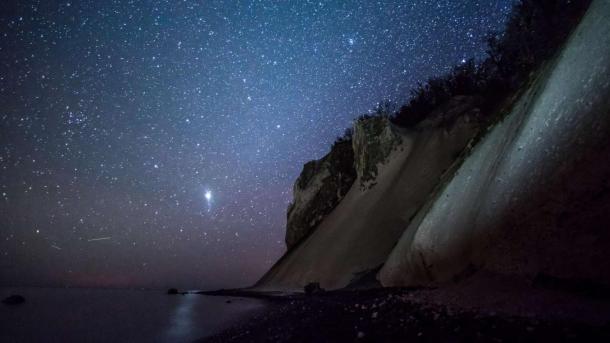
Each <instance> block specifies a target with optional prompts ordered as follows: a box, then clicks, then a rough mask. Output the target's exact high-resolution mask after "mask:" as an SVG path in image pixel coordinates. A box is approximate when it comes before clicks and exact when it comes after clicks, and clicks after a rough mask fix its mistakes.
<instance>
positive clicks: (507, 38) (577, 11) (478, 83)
mask: <svg viewBox="0 0 610 343" xmlns="http://www.w3.org/2000/svg"><path fill="white" fill-rule="evenodd" d="M590 2H591V1H590V0H521V1H519V2H518V3H516V4H515V6H514V8H513V11H512V14H511V16H510V17H509V19H508V21H507V24H506V29H505V31H504V33H503V34H501V35H500V34H497V33H491V34H489V35H488V37H487V46H488V48H487V55H488V57H487V58H486V59H485V60H483V61H481V62H480V63H478V64H477V63H476V62H475V61H474V60H469V61H467V62H466V63H464V64H462V65H458V66H456V67H455V68H454V69H453V70H452V71H451V72H450V73H448V74H446V75H443V76H441V77H436V78H431V79H429V80H428V81H426V82H425V83H420V84H418V86H417V87H416V88H414V89H413V90H411V91H410V100H409V101H408V102H407V104H405V105H404V106H402V107H401V108H400V110H399V111H398V112H396V113H395V114H394V115H393V117H392V121H393V122H394V123H395V124H397V125H400V126H406V127H409V126H414V125H416V124H417V123H419V122H420V121H422V120H423V119H424V118H426V117H427V116H428V115H429V114H430V113H431V112H432V111H433V110H434V109H435V108H437V107H438V106H440V105H442V104H444V103H446V102H447V101H449V99H451V98H452V97H454V96H456V95H479V96H481V97H482V99H484V103H483V104H482V107H483V110H485V111H486V112H487V113H488V114H489V113H492V112H493V109H495V108H496V107H497V106H498V105H499V103H500V101H501V100H502V99H503V98H505V96H506V95H507V94H509V93H510V92H514V91H516V90H517V89H518V88H519V87H520V86H521V85H522V84H523V82H524V81H525V80H526V79H527V77H528V76H529V74H530V73H531V72H532V71H533V70H535V69H536V68H537V67H539V66H540V64H541V63H542V62H544V61H545V60H547V59H549V58H550V57H551V56H552V55H553V54H554V53H555V51H557V49H558V48H559V46H560V45H561V44H563V42H564V41H565V39H566V37H567V36H568V34H569V33H570V31H571V29H572V28H573V27H574V26H575V25H574V24H575V23H576V22H577V21H578V20H579V19H580V18H581V17H582V15H583V14H584V11H585V10H586V9H587V8H588V6H589V4H590Z"/></svg>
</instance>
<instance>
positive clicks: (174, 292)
mask: <svg viewBox="0 0 610 343" xmlns="http://www.w3.org/2000/svg"><path fill="white" fill-rule="evenodd" d="M167 294H178V290H177V289H176V288H170V289H168V290H167Z"/></svg>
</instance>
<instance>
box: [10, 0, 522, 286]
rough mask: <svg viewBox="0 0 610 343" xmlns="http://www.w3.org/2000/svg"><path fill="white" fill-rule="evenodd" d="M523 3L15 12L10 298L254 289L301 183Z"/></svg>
mask: <svg viewBox="0 0 610 343" xmlns="http://www.w3.org/2000/svg"><path fill="white" fill-rule="evenodd" d="M11 2H12V3H14V4H11ZM17 2H19V4H16V3H17ZM511 4H512V1H509V0H480V1H426V0H417V1H402V2H389V1H388V2H376V1H360V2H356V1H354V2H351V1H350V2H348V1H334V2H326V1H322V2H318V1H285V2H284V1H252V2H249V1H177V0H176V1H174V0H172V1H137V0H131V1H114V0H113V1H110V0H109V1H98V0H92V1H72V2H65V1H63V2H56V1H47V0H42V1H29V2H28V1H2V3H1V4H0V285H52V286H61V285H69V286H117V287H124V286H129V287H168V286H177V287H187V288H215V287H236V286H244V285H248V284H251V283H253V282H254V281H256V280H257V278H258V277H260V276H261V275H262V274H263V273H264V272H265V271H266V270H267V269H268V268H269V267H270V266H271V265H272V264H273V262H275V261H276V260H277V258H279V256H280V255H281V254H282V253H283V252H284V250H285V245H284V230H285V223H286V218H285V217H286V207H287V206H288V203H289V202H290V200H291V198H292V194H291V191H292V184H293V182H294V180H295V179H296V177H297V176H298V174H299V173H300V171H301V167H302V165H303V164H304V163H305V162H306V161H308V160H311V159H314V158H320V157H322V156H323V155H324V154H325V153H326V152H327V151H328V149H329V146H330V144H331V143H332V141H333V140H334V139H335V137H337V136H338V135H340V134H341V133H342V132H343V131H344V129H345V128H346V127H348V126H350V124H351V121H352V120H353V118H355V117H356V116H358V115H359V114H362V113H365V112H367V111H368V110H370V109H372V108H373V107H374V105H375V104H376V103H377V102H378V101H380V100H382V99H390V100H394V101H396V102H398V103H404V102H405V101H406V100H407V99H408V91H409V89H411V88H412V87H413V86H414V85H416V84H417V82H418V81H423V80H425V79H426V78H428V77H430V76H434V75H439V74H441V73H444V72H446V71H447V70H449V68H450V67H451V66H454V65H456V64H459V63H463V62H462V61H463V60H465V59H468V58H471V57H474V58H481V57H483V56H484V50H485V46H484V42H483V37H484V36H485V34H486V33H488V32H490V31H492V30H496V31H500V30H501V29H502V27H503V21H504V19H505V18H506V16H507V14H508V13H509V11H510V7H511Z"/></svg>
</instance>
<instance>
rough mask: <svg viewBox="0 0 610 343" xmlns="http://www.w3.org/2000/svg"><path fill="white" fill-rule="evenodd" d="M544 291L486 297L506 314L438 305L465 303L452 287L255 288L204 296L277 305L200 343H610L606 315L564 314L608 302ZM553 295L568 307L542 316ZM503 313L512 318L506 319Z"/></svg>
mask: <svg viewBox="0 0 610 343" xmlns="http://www.w3.org/2000/svg"><path fill="white" fill-rule="evenodd" d="M511 286H512V285H511ZM516 289H517V290H518V287H516ZM504 291H505V290H504V289H500V292H504ZM528 291H529V292H531V291H532V290H531V289H529V290H528ZM538 292H539V294H537V295H536V296H535V297H534V298H533V299H534V300H532V299H528V298H522V297H521V298H519V293H514V294H509V296H508V297H509V298H514V304H512V303H510V301H507V299H509V298H505V299H503V298H502V297H501V296H498V294H499V293H498V294H494V293H493V292H491V293H489V294H481V298H483V299H484V300H485V298H489V299H491V300H489V301H490V304H493V305H496V306H497V305H498V304H497V303H494V299H496V300H497V301H504V302H507V304H505V305H506V306H498V307H500V308H501V309H500V310H495V309H493V308H494V306H484V305H481V304H483V302H479V303H476V304H473V306H472V307H471V308H466V307H460V306H455V304H454V303H451V301H444V300H441V302H439V301H435V300H434V299H436V300H438V299H446V297H447V296H453V297H461V294H460V292H459V290H458V289H455V288H451V287H449V288H442V289H441V288H439V289H404V288H378V289H369V290H337V291H327V292H322V293H319V294H315V295H305V294H304V293H291V294H287V293H279V292H278V293H264V292H263V293H261V292H255V291H251V290H247V289H232V290H217V291H208V292H201V294H205V295H217V296H241V297H254V298H259V299H264V300H266V301H268V302H269V306H268V307H267V308H266V309H265V310H263V311H262V312H261V313H258V314H255V315H254V316H253V317H250V318H249V319H248V320H247V321H245V322H241V323H237V324H236V325H233V326H232V327H230V328H228V329H226V330H224V331H222V332H220V333H218V334H216V335H213V336H210V337H207V338H202V339H201V340H199V341H198V342H261V341H262V342H344V341H348V342H349V341H358V342H380V341H383V342H404V341H409V340H418V341H422V340H424V341H435V342H436V341H440V342H446V341H452V342H456V341H457V342H462V341H463V342H466V341H493V340H500V341H548V340H552V341H594V342H595V341H610V317H605V316H606V314H605V313H604V312H601V313H598V316H600V317H601V319H600V320H598V321H597V322H595V321H592V320H589V319H588V318H584V317H583V318H582V319H569V318H567V317H565V318H564V317H561V315H560V313H559V312H561V311H570V310H574V311H575V310H576V309H575V308H571V306H572V304H571V303H570V301H571V300H570V299H572V298H573V297H577V300H579V301H583V302H585V303H586V302H587V301H588V302H590V303H600V304H601V305H600V306H603V307H604V309H610V301H608V300H606V299H600V298H589V299H584V298H582V297H581V296H579V295H574V294H571V293H570V294H568V293H565V292H564V293H557V294H556V292H555V291H554V290H538ZM475 296H479V294H476V295H475ZM549 296H552V297H554V298H553V299H557V298H558V297H563V298H561V299H564V300H562V301H563V302H564V305H565V306H564V307H563V308H562V309H560V310H557V309H555V308H542V311H538V312H537V311H536V310H534V308H535V307H536V306H539V305H540V303H542V304H544V300H545V299H544V297H549ZM435 297H436V298H435ZM565 299H567V300H565ZM485 301H487V300H485ZM529 302H532V303H531V304H530V305H527V306H525V308H526V310H527V311H529V310H531V311H532V312H531V314H529V315H528V312H527V311H525V312H523V313H517V312H516V311H515V312H514V313H511V311H512V310H513V309H512V308H511V306H518V305H523V304H522V303H526V304H527V303H529ZM535 302H539V303H535ZM520 303H521V304H520ZM528 306H529V307H528ZM502 307H504V308H506V309H507V311H504V312H503V311H502Z"/></svg>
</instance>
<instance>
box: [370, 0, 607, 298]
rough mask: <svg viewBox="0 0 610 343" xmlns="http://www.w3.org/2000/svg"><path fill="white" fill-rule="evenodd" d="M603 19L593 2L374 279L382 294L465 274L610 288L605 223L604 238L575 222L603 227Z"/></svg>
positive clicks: (603, 4) (601, 6)
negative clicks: (479, 271) (587, 281)
mask: <svg viewBox="0 0 610 343" xmlns="http://www.w3.org/2000/svg"><path fill="white" fill-rule="evenodd" d="M608 18H610V2H608V1H603V0H599V1H594V2H593V4H592V5H591V7H590V9H589V11H588V12H587V15H586V16H585V17H584V19H583V21H582V22H581V24H580V25H579V27H578V28H577V30H576V32H575V33H574V34H573V35H572V37H571V38H570V40H569V41H568V43H567V45H566V47H565V48H564V49H563V51H562V52H561V54H559V55H558V57H557V58H556V61H554V62H553V63H549V64H548V66H547V67H546V71H544V72H543V73H541V75H540V76H539V77H538V79H537V80H536V81H535V82H534V84H533V85H532V86H531V87H530V88H529V89H528V91H527V92H526V93H525V94H524V95H523V96H522V98H521V99H520V100H519V102H518V103H517V104H516V106H515V107H514V109H513V110H512V111H511V112H510V113H509V114H508V115H507V117H506V118H505V119H504V120H503V121H502V122H501V123H499V124H497V125H496V126H495V127H494V128H493V129H492V131H490V132H489V133H488V134H487V136H486V137H484V138H483V140H482V141H480V142H479V144H477V146H476V147H475V148H474V149H473V151H472V153H471V155H470V156H469V157H468V158H466V159H465V161H464V163H463V164H462V165H461V167H460V168H459V169H458V171H457V172H456V173H455V176H454V177H453V179H452V180H451V181H450V182H449V183H448V184H447V185H446V187H444V189H442V191H440V192H439V193H437V194H436V195H435V197H434V198H433V199H431V200H430V201H429V202H428V204H427V206H426V207H425V208H424V210H422V211H420V213H418V215H417V217H416V218H415V219H414V220H413V221H412V222H411V224H410V225H409V226H408V227H407V228H406V230H405V232H404V233H403V234H402V237H401V238H400V240H399V242H398V244H397V245H396V247H395V248H394V249H393V251H392V252H391V254H390V256H389V258H388V259H387V261H386V262H385V265H384V267H383V268H382V269H381V271H380V272H379V274H378V278H379V280H380V281H381V283H382V284H383V285H384V286H412V285H422V284H429V283H442V282H447V281H449V280H451V279H452V278H453V277H455V276H456V275H458V274H460V273H461V272H462V271H464V270H465V269H467V268H468V267H469V266H476V267H477V268H485V269H489V270H492V271H496V272H501V273H507V274H520V275H536V274H537V273H545V274H546V273H548V274H552V275H557V276H559V277H577V278H593V279H596V280H599V281H602V282H607V283H610V267H608V266H607V264H605V262H602V261H606V260H607V258H608V257H610V256H608V255H610V253H608V249H607V246H608V244H609V243H610V233H609V232H608V231H610V230H607V221H606V222H605V224H601V225H606V230H603V229H600V228H599V226H598V225H600V222H599V221H597V222H596V220H595V218H588V219H587V218H585V219H582V218H581V217H582V216H583V215H584V216H590V217H593V216H604V215H605V216H606V217H607V216H608V215H607V211H608V209H606V208H605V207H604V205H603V204H602V205H599V204H600V202H599V201H597V202H593V201H589V200H591V199H589V198H592V197H593V196H599V197H607V192H606V193H604V190H606V191H607V187H609V185H608V182H607V178H608V176H609V175H610V150H609V149H608V148H607V146H608V143H609V140H608V137H610V20H609V19H608ZM597 191H599V193H600V194H599V195H595V193H596V192H597ZM589 202H590V204H589ZM579 204H580V205H583V204H585V205H586V204H589V205H590V206H589V205H586V206H583V208H578V206H579ZM574 207H577V209H576V210H575V209H574ZM606 207H607V206H606ZM577 212H578V213H577ZM562 216H564V217H562ZM561 218H567V219H566V223H562V222H561V221H562V220H561ZM570 218H571V219H570ZM568 219H569V220H572V223H571V224H569V223H568V222H569V220H568ZM582 220H585V222H582ZM587 220H588V221H587ZM578 221H581V222H580V223H579V222H578ZM603 222H604V221H601V223H603ZM587 223H588V224H587ZM566 224H567V225H566Z"/></svg>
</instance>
